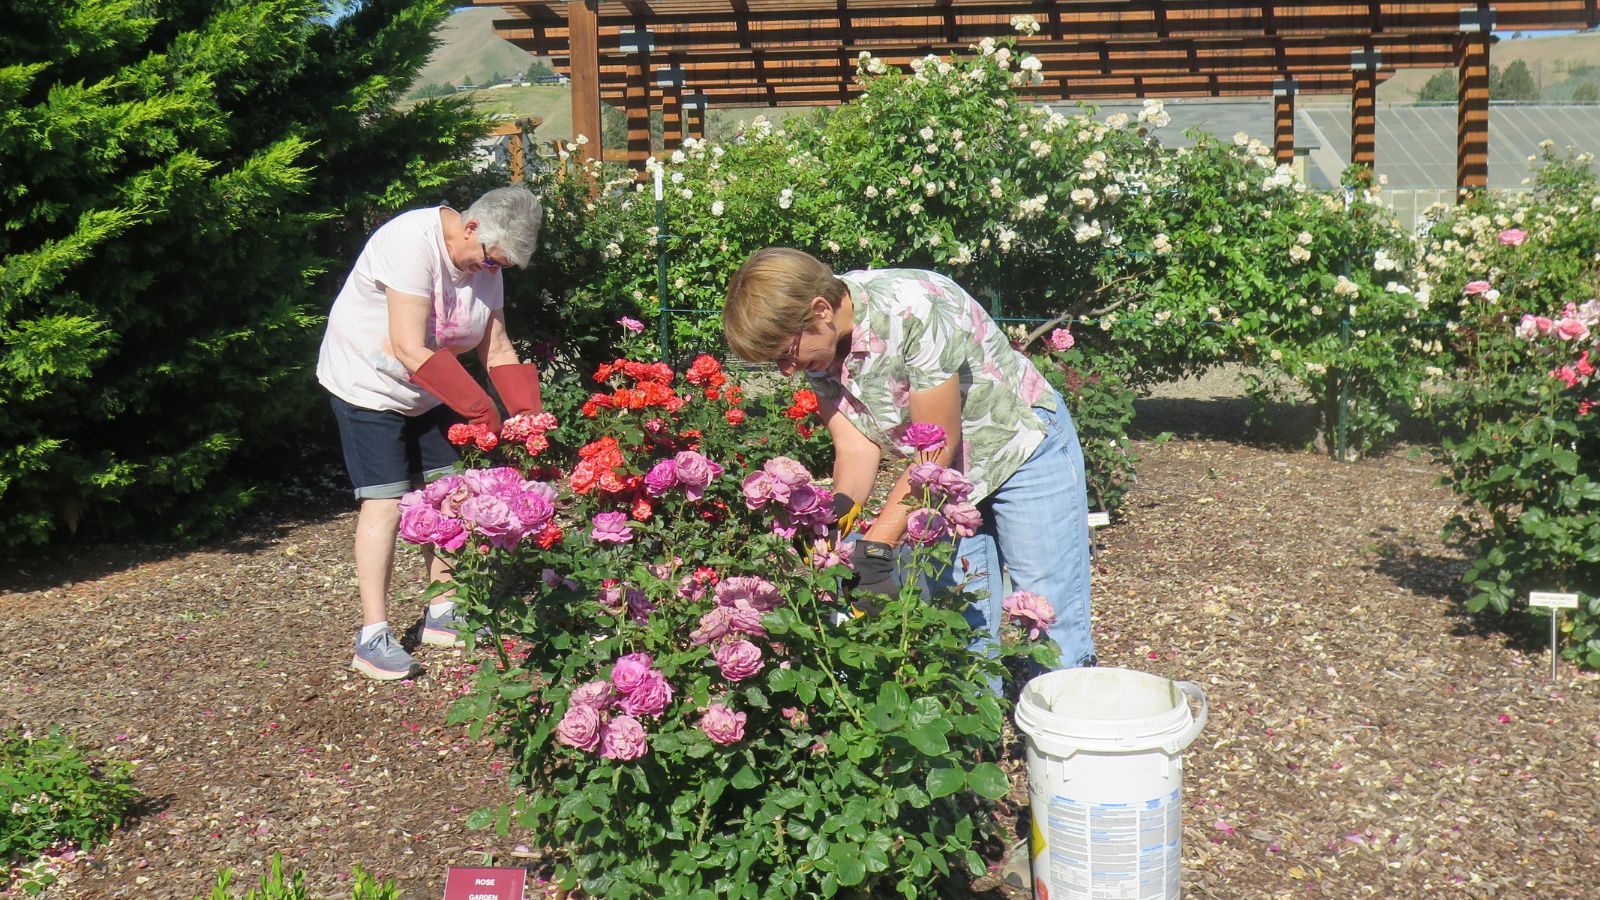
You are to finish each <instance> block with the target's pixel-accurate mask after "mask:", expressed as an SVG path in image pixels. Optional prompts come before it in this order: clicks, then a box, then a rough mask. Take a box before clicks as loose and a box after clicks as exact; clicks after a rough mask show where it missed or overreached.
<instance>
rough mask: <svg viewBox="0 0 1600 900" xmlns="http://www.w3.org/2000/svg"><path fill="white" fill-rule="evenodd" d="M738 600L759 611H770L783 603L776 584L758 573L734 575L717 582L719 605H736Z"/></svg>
mask: <svg viewBox="0 0 1600 900" xmlns="http://www.w3.org/2000/svg"><path fill="white" fill-rule="evenodd" d="M740 601H744V602H745V603H746V604H748V605H749V606H750V607H751V608H752V609H755V610H758V611H760V612H771V611H773V610H774V609H777V608H778V607H779V606H780V605H781V604H782V603H783V595H781V594H779V593H778V588H777V585H774V584H773V583H772V582H770V581H768V580H766V579H765V578H762V577H761V576H759V575H734V576H731V577H729V578H724V579H722V580H721V581H720V582H718V583H717V604H718V605H719V606H738V605H739V602H740Z"/></svg>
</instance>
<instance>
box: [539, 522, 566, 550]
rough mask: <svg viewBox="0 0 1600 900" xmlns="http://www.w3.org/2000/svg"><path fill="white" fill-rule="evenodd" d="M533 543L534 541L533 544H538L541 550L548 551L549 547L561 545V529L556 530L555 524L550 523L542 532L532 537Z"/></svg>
mask: <svg viewBox="0 0 1600 900" xmlns="http://www.w3.org/2000/svg"><path fill="white" fill-rule="evenodd" d="M533 541H534V543H536V544H538V545H539V546H540V547H541V548H543V549H545V550H549V549H550V548H551V547H554V546H555V545H556V544H559V543H561V529H560V528H557V527H556V525H555V523H554V522H552V523H550V524H549V525H546V526H545V527H544V530H542V531H540V532H539V533H538V534H536V535H534V536H533Z"/></svg>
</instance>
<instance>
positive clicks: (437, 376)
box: [411, 350, 500, 434]
mask: <svg viewBox="0 0 1600 900" xmlns="http://www.w3.org/2000/svg"><path fill="white" fill-rule="evenodd" d="M411 381H412V383H413V384H419V385H421V386H422V387H423V388H425V389H426V390H427V391H428V392H429V393H431V394H433V395H434V396H435V397H438V398H439V399H440V400H443V401H444V405H445V406H448V407H450V408H451V409H453V410H455V411H456V412H458V413H460V414H462V415H463V416H466V417H467V421H468V422H471V423H473V424H474V425H487V426H488V427H489V430H490V431H493V432H494V433H496V434H499V433H500V411H499V410H498V409H495V407H494V401H493V400H490V399H489V392H488V391H485V390H484V389H483V388H482V387H481V386H479V384H478V382H476V381H474V380H473V378H472V376H471V375H468V374H467V370H466V369H464V368H462V367H461V361H460V360H458V359H456V355H455V354H454V353H451V352H450V351H449V350H439V351H437V352H435V353H434V354H433V355H432V356H430V357H428V360H427V361H426V362H424V363H423V364H422V365H420V366H418V367H417V370H416V371H415V372H412V373H411Z"/></svg>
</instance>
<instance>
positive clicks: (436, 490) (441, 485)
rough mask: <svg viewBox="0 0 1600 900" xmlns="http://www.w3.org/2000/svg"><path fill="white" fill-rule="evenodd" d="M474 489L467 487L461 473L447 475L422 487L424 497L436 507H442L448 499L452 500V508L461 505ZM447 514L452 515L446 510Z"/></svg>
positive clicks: (429, 503) (430, 504)
mask: <svg viewBox="0 0 1600 900" xmlns="http://www.w3.org/2000/svg"><path fill="white" fill-rule="evenodd" d="M470 496H472V491H471V490H470V489H469V488H468V487H467V481H466V479H465V478H462V477H461V476H460V475H445V476H443V477H440V478H435V479H434V480H432V481H430V482H428V484H427V486H425V487H424V488H423V489H422V497H423V499H424V500H426V501H427V502H428V505H429V506H432V507H433V508H434V509H442V508H443V506H444V504H445V502H446V501H451V508H452V509H453V508H454V507H456V506H459V505H461V504H462V503H463V502H465V501H466V499H467V498H468V497H470ZM445 515H447V516H448V515H451V513H449V512H446V513H445Z"/></svg>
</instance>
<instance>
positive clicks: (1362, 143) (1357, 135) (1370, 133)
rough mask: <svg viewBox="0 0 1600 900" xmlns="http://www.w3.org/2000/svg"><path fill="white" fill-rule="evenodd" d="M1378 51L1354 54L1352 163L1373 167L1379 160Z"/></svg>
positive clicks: (1351, 96)
mask: <svg viewBox="0 0 1600 900" xmlns="http://www.w3.org/2000/svg"><path fill="white" fill-rule="evenodd" d="M1379 65H1380V62H1379V57H1378V51H1377V50H1356V51H1353V52H1352V53H1351V54H1350V75H1351V88H1350V162H1351V164H1353V165H1357V166H1366V167H1367V168H1369V169H1370V168H1372V166H1373V164H1374V163H1376V162H1377V161H1378V67H1379Z"/></svg>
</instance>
